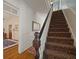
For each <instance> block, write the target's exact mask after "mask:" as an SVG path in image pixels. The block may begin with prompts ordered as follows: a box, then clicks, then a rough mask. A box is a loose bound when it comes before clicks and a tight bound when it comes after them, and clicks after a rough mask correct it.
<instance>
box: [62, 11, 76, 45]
mask: <svg viewBox="0 0 79 59" xmlns="http://www.w3.org/2000/svg"><path fill="white" fill-rule="evenodd" d="M62 11H63V14H64V16H65V18H66V21H67V24H68V27H69V29H70V32H71V36H72V38H73V39H74V46H76V43H75V42H76V37H75V35H74V33H73V31H72V28H71V25H70V24H69V22H68V18H67V16H66V14H65V12H64V10H62Z"/></svg>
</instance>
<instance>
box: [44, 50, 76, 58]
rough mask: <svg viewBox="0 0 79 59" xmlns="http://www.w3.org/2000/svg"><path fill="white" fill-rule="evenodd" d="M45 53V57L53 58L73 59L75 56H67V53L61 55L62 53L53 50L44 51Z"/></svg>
mask: <svg viewBox="0 0 79 59" xmlns="http://www.w3.org/2000/svg"><path fill="white" fill-rule="evenodd" d="M45 53H46V54H47V55H51V56H52V55H53V56H57V57H64V58H68V59H69V58H72V59H75V56H74V55H72V54H67V53H62V52H60V51H55V50H49V49H47V50H46V51H45Z"/></svg>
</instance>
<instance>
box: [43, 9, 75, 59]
mask: <svg viewBox="0 0 79 59" xmlns="http://www.w3.org/2000/svg"><path fill="white" fill-rule="evenodd" d="M73 43H74V40H73V39H72V38H71V33H70V32H69V28H68V24H67V22H66V20H65V17H64V15H63V12H62V11H61V10H59V11H55V12H53V14H52V18H51V22H50V27H49V31H48V36H47V41H46V44H45V50H44V58H43V59H76V49H75V47H74V45H73Z"/></svg>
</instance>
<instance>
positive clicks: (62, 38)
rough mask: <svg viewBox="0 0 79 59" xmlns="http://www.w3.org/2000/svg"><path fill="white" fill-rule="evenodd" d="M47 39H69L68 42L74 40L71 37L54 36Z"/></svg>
mask: <svg viewBox="0 0 79 59" xmlns="http://www.w3.org/2000/svg"><path fill="white" fill-rule="evenodd" d="M47 38H57V39H67V40H70V39H71V40H73V39H72V38H70V37H52V36H48V37H47Z"/></svg>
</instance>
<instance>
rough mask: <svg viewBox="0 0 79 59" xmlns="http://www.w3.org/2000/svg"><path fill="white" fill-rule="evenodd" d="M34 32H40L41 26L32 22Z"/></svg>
mask: <svg viewBox="0 0 79 59" xmlns="http://www.w3.org/2000/svg"><path fill="white" fill-rule="evenodd" d="M32 31H40V24H39V23H38V22H35V21H32Z"/></svg>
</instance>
